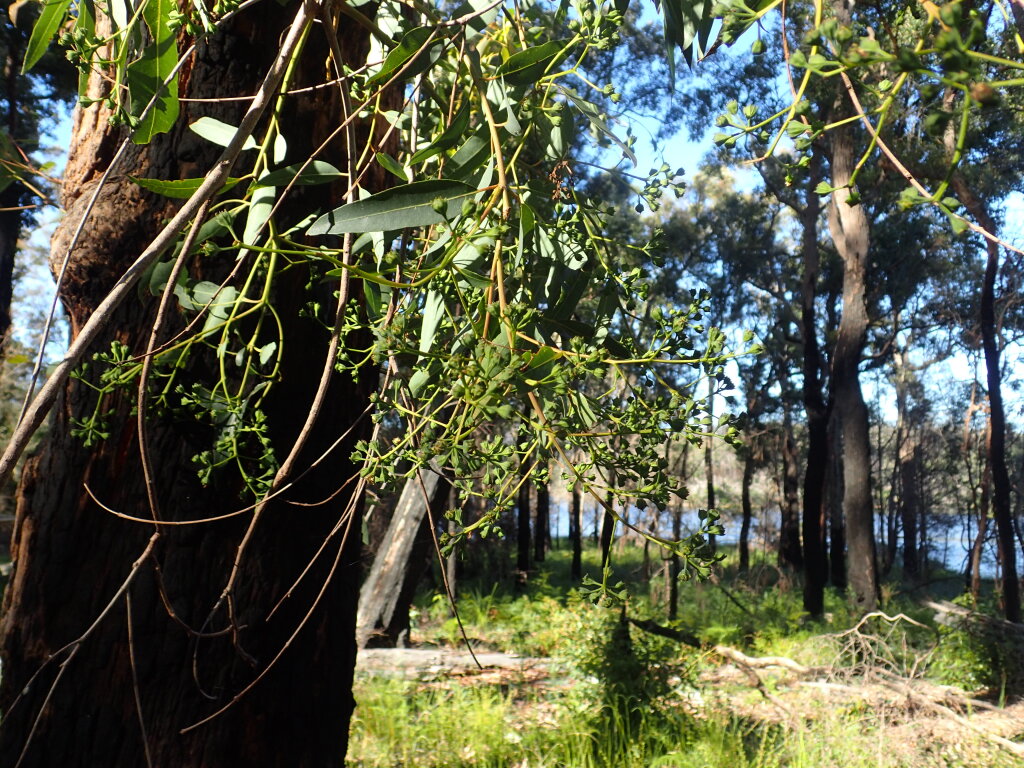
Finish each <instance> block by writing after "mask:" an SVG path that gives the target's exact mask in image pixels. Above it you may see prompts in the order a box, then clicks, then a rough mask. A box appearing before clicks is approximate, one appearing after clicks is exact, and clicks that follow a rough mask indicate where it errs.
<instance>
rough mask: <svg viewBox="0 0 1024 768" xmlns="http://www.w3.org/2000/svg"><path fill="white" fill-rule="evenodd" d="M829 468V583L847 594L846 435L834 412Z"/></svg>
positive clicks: (827, 495) (829, 442)
mask: <svg viewBox="0 0 1024 768" xmlns="http://www.w3.org/2000/svg"><path fill="white" fill-rule="evenodd" d="M828 445H829V452H828V454H829V465H828V478H827V482H826V485H825V510H826V515H827V517H828V553H829V556H828V573H829V582H830V583H831V584H832V586H833V587H835V588H836V589H837V590H838V591H840V592H845V591H846V522H845V517H844V515H843V433H842V425H841V424H840V423H839V417H838V415H837V414H836V413H835V411H834V410H833V411H832V412H830V413H829V419H828Z"/></svg>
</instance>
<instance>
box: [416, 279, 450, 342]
mask: <svg viewBox="0 0 1024 768" xmlns="http://www.w3.org/2000/svg"><path fill="white" fill-rule="evenodd" d="M443 316H444V298H443V297H442V296H441V294H440V293H438V292H437V291H434V290H431V291H428V292H427V298H426V301H424V303H423V324H422V326H421V327H420V347H419V349H420V353H421V354H423V353H427V352H430V349H431V347H433V346H434V336H436V335H437V327H438V326H439V325H440V324H441V318H442V317H443Z"/></svg>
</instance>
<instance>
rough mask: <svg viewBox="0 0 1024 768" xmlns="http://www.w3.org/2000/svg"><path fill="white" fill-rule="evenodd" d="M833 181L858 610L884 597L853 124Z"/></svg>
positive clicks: (838, 136)
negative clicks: (854, 196) (866, 385)
mask: <svg viewBox="0 0 1024 768" xmlns="http://www.w3.org/2000/svg"><path fill="white" fill-rule="evenodd" d="M833 6H834V8H835V9H836V18H837V20H838V21H839V22H840V23H841V24H849V23H850V9H851V7H852V3H848V2H847V0H837V2H835V3H833ZM836 99H837V103H839V104H842V105H843V106H841V107H838V108H837V109H836V114H835V117H836V118H837V119H838V118H841V117H845V116H848V115H849V109H848V108H847V107H846V106H845V105H846V103H847V101H848V99H847V95H846V93H845V92H844V91H843V86H842V83H841V82H840V83H839V93H837V95H836ZM830 135H831V146H830V149H831V165H832V186H833V188H835V190H836V191H835V192H833V193H832V199H831V201H830V204H829V210H828V224H829V231H830V232H831V235H832V241H833V242H834V243H835V246H836V250H837V251H838V252H839V256H840V258H841V259H842V260H843V314H842V318H841V319H840V321H839V334H838V337H837V338H836V345H835V351H834V353H833V356H832V392H833V396H834V400H835V409H836V413H837V415H838V417H839V423H840V428H841V429H842V434H843V438H842V440H843V441H842V445H843V453H842V457H843V516H844V517H845V520H846V542H847V574H848V581H849V584H850V586H851V587H852V589H853V599H854V604H855V605H856V606H857V608H858V609H860V610H864V611H872V610H874V609H875V606H876V605H877V602H878V580H877V567H876V565H875V536H874V525H873V519H874V514H873V513H874V505H873V503H872V498H871V442H870V441H871V437H870V433H869V428H868V408H867V405H866V404H865V402H864V395H863V393H862V392H861V388H860V372H859V367H860V360H861V355H862V353H863V350H864V344H865V342H866V341H867V329H868V313H867V304H866V300H865V296H866V292H867V284H866V279H867V260H868V247H869V244H870V231H869V225H868V218H867V215H866V214H865V212H864V210H863V208H862V207H861V206H860V205H858V204H856V203H854V201H852V200H851V199H850V195H851V191H852V190H850V189H849V184H850V179H851V175H852V173H853V167H854V163H855V162H856V147H855V146H854V134H853V129H852V126H850V125H844V126H841V127H839V128H836V129H835V130H833V131H830Z"/></svg>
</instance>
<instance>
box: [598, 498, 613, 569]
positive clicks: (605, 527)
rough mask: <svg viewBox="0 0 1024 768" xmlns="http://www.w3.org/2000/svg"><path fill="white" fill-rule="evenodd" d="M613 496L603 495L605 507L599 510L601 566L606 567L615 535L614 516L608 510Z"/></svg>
mask: <svg viewBox="0 0 1024 768" xmlns="http://www.w3.org/2000/svg"><path fill="white" fill-rule="evenodd" d="M613 498H614V497H613V496H612V494H611V493H609V494H608V495H607V496H606V497H605V504H607V506H606V507H603V508H602V510H601V567H602V568H606V567H607V566H608V564H609V563H610V562H611V558H612V539H613V538H614V537H615V523H616V520H615V516H614V515H613V514H612V513H611V512H609V511H608V509H609V508H610V507H611V506H612V503H613V502H612V500H613Z"/></svg>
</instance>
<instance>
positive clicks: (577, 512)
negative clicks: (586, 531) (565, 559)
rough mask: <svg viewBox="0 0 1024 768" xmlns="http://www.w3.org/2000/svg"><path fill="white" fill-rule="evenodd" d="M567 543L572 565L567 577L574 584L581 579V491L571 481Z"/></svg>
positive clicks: (576, 484)
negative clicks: (570, 550) (569, 548)
mask: <svg viewBox="0 0 1024 768" xmlns="http://www.w3.org/2000/svg"><path fill="white" fill-rule="evenodd" d="M569 544H570V546H571V547H572V565H570V566H569V578H570V579H571V580H572V582H573V583H574V584H575V583H577V582H579V581H581V580H582V579H583V491H582V490H581V489H580V484H579V483H573V486H572V503H571V504H570V506H569Z"/></svg>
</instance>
